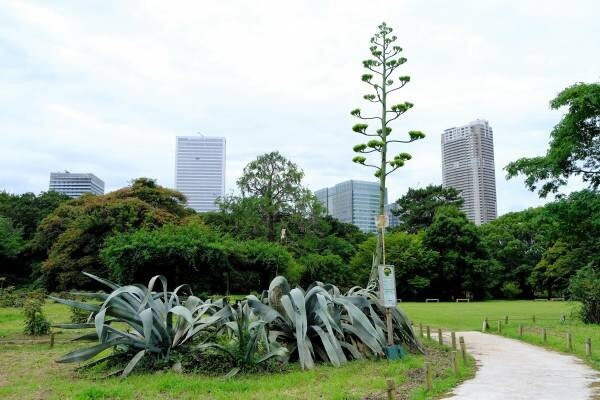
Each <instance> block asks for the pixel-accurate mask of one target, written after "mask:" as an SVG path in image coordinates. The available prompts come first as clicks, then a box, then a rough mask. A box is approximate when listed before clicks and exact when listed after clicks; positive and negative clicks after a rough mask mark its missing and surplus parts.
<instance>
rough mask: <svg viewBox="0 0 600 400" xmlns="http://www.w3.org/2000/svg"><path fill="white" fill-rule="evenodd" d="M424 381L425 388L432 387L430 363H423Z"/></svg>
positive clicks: (429, 388)
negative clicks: (425, 383)
mask: <svg viewBox="0 0 600 400" xmlns="http://www.w3.org/2000/svg"><path fill="white" fill-rule="evenodd" d="M425 382H427V390H431V389H433V383H432V382H431V363H430V362H426V363H425Z"/></svg>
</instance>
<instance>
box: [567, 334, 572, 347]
mask: <svg viewBox="0 0 600 400" xmlns="http://www.w3.org/2000/svg"><path fill="white" fill-rule="evenodd" d="M567 350H569V351H570V352H573V335H571V332H567Z"/></svg>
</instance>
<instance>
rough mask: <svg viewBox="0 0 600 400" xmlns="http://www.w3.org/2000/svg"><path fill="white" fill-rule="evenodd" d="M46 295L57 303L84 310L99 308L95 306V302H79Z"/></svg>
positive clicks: (92, 310) (94, 310) (96, 309)
mask: <svg viewBox="0 0 600 400" xmlns="http://www.w3.org/2000/svg"><path fill="white" fill-rule="evenodd" d="M48 297H49V298H51V299H52V300H54V301H55V302H57V303H60V304H64V305H67V306H69V307H74V308H79V309H80V310H86V311H91V312H98V310H100V306H97V305H95V304H88V303H80V302H78V301H73V300H67V299H61V298H59V297H54V296H48Z"/></svg>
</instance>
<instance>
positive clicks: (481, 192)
mask: <svg viewBox="0 0 600 400" xmlns="http://www.w3.org/2000/svg"><path fill="white" fill-rule="evenodd" d="M442 179H443V186H444V187H453V188H455V189H456V190H458V191H459V192H460V193H461V196H462V198H463V199H464V204H463V206H462V210H463V211H464V212H465V214H466V215H467V217H468V218H469V220H471V221H472V222H474V223H475V224H476V225H481V224H483V223H486V222H489V221H492V220H494V219H496V177H495V174H494V135H493V133H492V127H491V126H490V125H489V123H488V121H486V120H482V119H478V120H475V121H473V122H471V123H470V124H467V125H464V126H459V127H455V128H449V129H446V130H444V133H443V134H442Z"/></svg>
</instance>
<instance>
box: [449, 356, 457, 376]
mask: <svg viewBox="0 0 600 400" xmlns="http://www.w3.org/2000/svg"><path fill="white" fill-rule="evenodd" d="M450 360H451V361H452V370H453V371H454V375H456V376H458V357H457V355H456V350H452V351H451V352H450Z"/></svg>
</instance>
